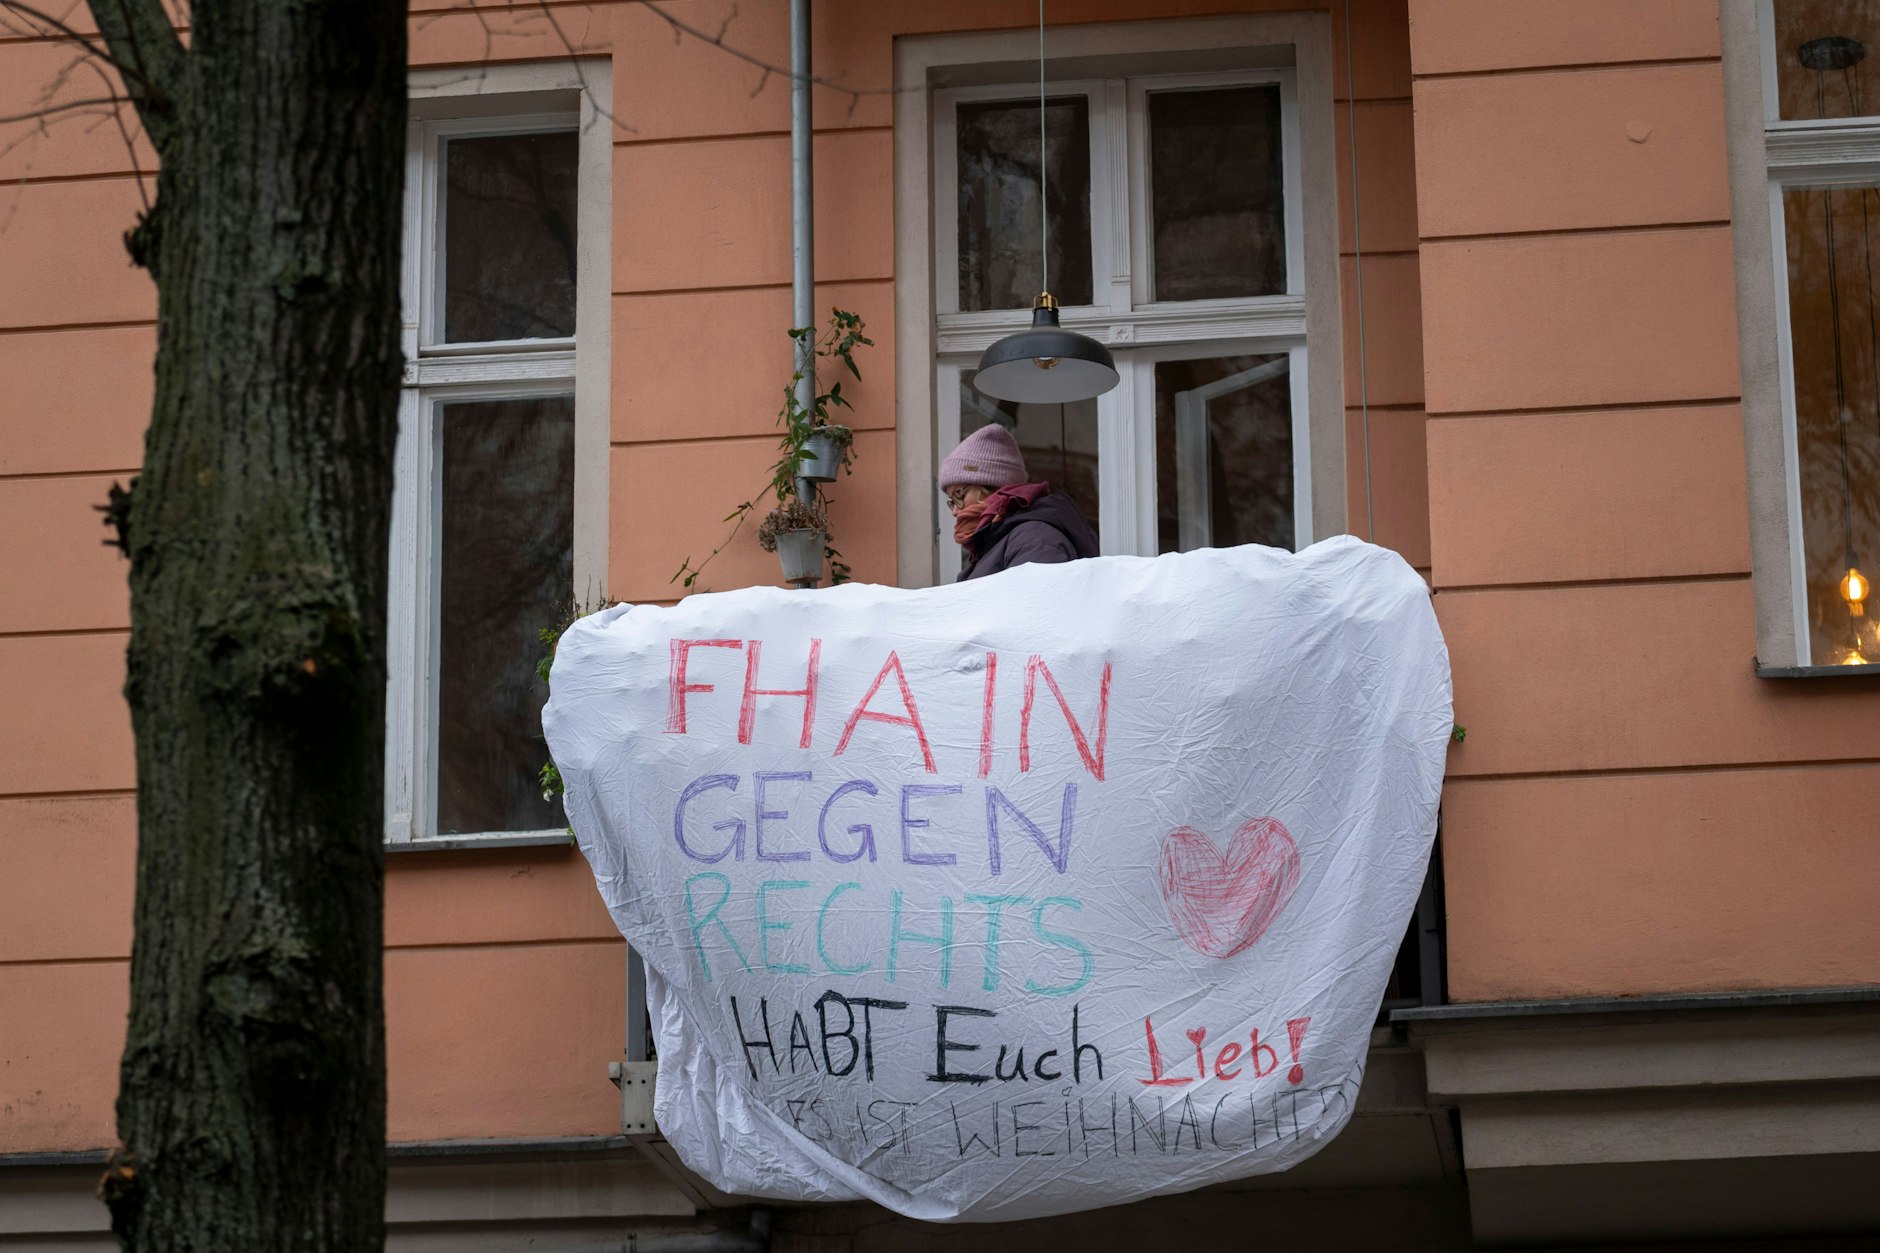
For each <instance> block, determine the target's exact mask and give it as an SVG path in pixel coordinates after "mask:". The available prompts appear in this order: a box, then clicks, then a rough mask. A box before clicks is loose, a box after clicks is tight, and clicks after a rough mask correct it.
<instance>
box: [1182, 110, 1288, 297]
mask: <svg viewBox="0 0 1880 1253" xmlns="http://www.w3.org/2000/svg"><path fill="white" fill-rule="evenodd" d="M1281 151H1282V147H1281V142H1280V110H1279V88H1278V87H1230V88H1227V89H1224V90H1218V91H1159V92H1155V93H1152V94H1151V95H1150V97H1149V196H1150V214H1149V216H1150V217H1151V219H1152V220H1153V222H1154V230H1155V241H1154V243H1155V265H1154V277H1155V298H1156V299H1157V300H1213V299H1219V298H1222V297H1228V296H1270V295H1274V294H1276V293H1282V292H1284V291H1285V290H1286V211H1285V196H1284V194H1283V188H1284V178H1285V176H1284V174H1283V172H1282V167H1281V164H1280V155H1281Z"/></svg>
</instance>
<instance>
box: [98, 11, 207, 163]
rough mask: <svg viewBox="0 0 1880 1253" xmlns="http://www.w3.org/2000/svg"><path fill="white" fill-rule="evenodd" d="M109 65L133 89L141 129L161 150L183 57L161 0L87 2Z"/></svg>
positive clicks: (179, 83)
mask: <svg viewBox="0 0 1880 1253" xmlns="http://www.w3.org/2000/svg"><path fill="white" fill-rule="evenodd" d="M87 3H88V4H90V6H91V15H92V17H94V18H96V19H97V22H98V30H99V32H100V33H101V34H103V35H104V40H105V45H106V46H107V47H109V48H110V50H111V59H112V64H114V65H116V66H117V67H118V70H119V72H121V73H123V74H124V75H125V78H126V80H127V85H129V86H131V87H132V92H131V99H132V100H133V101H134V102H135V103H136V105H137V112H138V115H139V116H140V117H141V119H142V120H143V124H144V131H145V133H146V134H148V135H149V136H150V139H151V142H153V143H155V144H156V145H157V150H158V151H159V152H161V151H162V150H163V148H164V146H165V145H166V144H167V143H168V141H169V137H170V135H171V134H172V133H173V132H174V129H175V118H174V114H173V106H172V102H173V101H174V100H175V98H176V96H177V94H178V92H179V91H180V89H181V87H182V79H183V67H184V64H185V61H186V58H187V56H188V54H187V53H186V52H185V51H184V48H183V41H182V40H181V39H180V38H179V37H178V36H177V33H176V28H175V27H173V26H171V25H170V15H169V14H168V13H165V12H164V11H163V3H162V0H87Z"/></svg>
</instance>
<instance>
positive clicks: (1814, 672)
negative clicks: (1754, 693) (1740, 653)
mask: <svg viewBox="0 0 1880 1253" xmlns="http://www.w3.org/2000/svg"><path fill="white" fill-rule="evenodd" d="M1751 664H1752V665H1754V666H1755V668H1756V677H1757V678H1759V679H1858V678H1862V677H1871V676H1872V675H1876V674H1880V663H1869V664H1868V665H1864V666H1765V665H1764V664H1763V663H1762V662H1760V661H1757V660H1755V659H1754V658H1751Z"/></svg>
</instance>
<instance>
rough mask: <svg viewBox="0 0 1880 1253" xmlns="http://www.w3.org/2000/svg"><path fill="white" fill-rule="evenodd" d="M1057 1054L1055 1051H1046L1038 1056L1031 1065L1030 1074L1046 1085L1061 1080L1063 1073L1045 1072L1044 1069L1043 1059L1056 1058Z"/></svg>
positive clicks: (1056, 1071)
mask: <svg viewBox="0 0 1880 1253" xmlns="http://www.w3.org/2000/svg"><path fill="white" fill-rule="evenodd" d="M1057 1053H1058V1051H1057V1050H1056V1049H1046V1050H1045V1051H1044V1052H1042V1053H1040V1054H1038V1059H1037V1060H1036V1061H1034V1062H1033V1063H1032V1064H1031V1073H1032V1074H1034V1075H1036V1076H1038V1077H1039V1078H1040V1079H1043V1080H1044V1081H1045V1082H1046V1083H1055V1082H1056V1081H1057V1080H1059V1079H1062V1078H1063V1077H1064V1072H1063V1071H1061V1070H1046V1069H1045V1068H1044V1062H1045V1058H1047V1057H1056V1056H1057Z"/></svg>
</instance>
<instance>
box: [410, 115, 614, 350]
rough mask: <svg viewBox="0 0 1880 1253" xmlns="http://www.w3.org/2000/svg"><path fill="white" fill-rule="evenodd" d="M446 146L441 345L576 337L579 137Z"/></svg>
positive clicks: (499, 138)
mask: <svg viewBox="0 0 1880 1253" xmlns="http://www.w3.org/2000/svg"><path fill="white" fill-rule="evenodd" d="M442 146H443V150H444V155H443V160H444V175H445V177H444V340H445V341H446V342H448V343H453V344H474V343H484V342H486V341H490V340H506V339H557V338H563V337H566V336H570V335H573V334H574V278H575V174H576V170H577V168H578V166H579V161H580V154H579V151H578V148H579V142H578V139H577V137H576V135H575V132H573V131H557V132H554V133H552V134H545V135H484V136H478V137H475V138H466V139H446V140H444V141H443V144H442Z"/></svg>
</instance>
